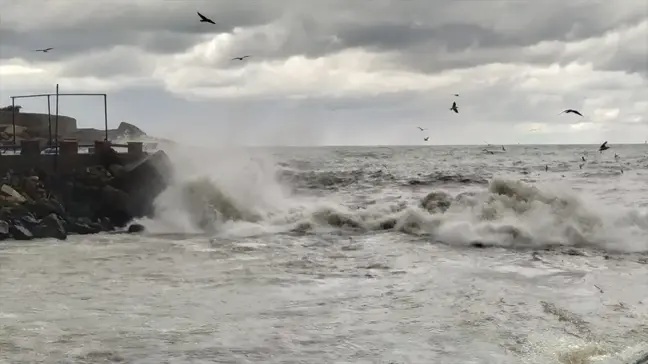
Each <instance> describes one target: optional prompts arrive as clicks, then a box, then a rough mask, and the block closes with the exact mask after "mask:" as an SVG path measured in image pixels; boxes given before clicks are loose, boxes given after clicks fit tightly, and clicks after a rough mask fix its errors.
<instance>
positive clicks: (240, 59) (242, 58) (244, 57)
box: [232, 56, 252, 61]
mask: <svg viewBox="0 0 648 364" xmlns="http://www.w3.org/2000/svg"><path fill="white" fill-rule="evenodd" d="M248 57H252V56H243V57H234V58H232V61H234V60H236V59H238V60H239V61H242V60H244V59H246V58H248Z"/></svg>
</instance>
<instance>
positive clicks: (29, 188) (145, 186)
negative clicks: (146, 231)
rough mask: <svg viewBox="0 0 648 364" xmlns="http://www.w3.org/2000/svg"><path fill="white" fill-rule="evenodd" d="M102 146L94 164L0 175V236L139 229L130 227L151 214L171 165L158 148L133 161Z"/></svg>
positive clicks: (22, 237) (59, 236)
mask: <svg viewBox="0 0 648 364" xmlns="http://www.w3.org/2000/svg"><path fill="white" fill-rule="evenodd" d="M122 157H123V155H120V154H117V153H116V152H115V151H114V150H113V149H111V148H106V150H105V151H104V152H103V153H98V154H97V164H96V165H93V166H90V167H86V168H79V169H75V170H71V171H69V172H66V173H60V174H58V175H47V174H45V173H44V172H42V171H36V170H31V171H29V172H26V173H21V174H18V173H13V172H8V173H7V174H6V175H5V176H2V177H0V240H4V239H15V240H31V239H34V238H56V239H61V240H63V239H66V238H67V236H68V234H95V233H99V232H106V231H123V230H124V228H126V227H127V226H128V231H129V232H139V231H141V230H142V227H141V226H139V225H136V224H134V225H130V226H129V223H131V222H132V220H133V219H135V218H138V217H144V216H148V217H152V216H153V212H154V209H153V201H154V199H155V198H156V197H157V195H158V194H159V193H161V192H162V191H163V190H164V189H165V188H166V186H167V182H168V180H169V178H170V177H171V166H170V161H169V159H168V157H167V155H166V154H165V153H164V152H163V151H158V152H156V153H155V154H153V155H143V156H142V158H141V159H140V160H138V161H135V162H130V163H124V162H122V159H123V158H122Z"/></svg>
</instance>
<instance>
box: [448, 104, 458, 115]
mask: <svg viewBox="0 0 648 364" xmlns="http://www.w3.org/2000/svg"><path fill="white" fill-rule="evenodd" d="M450 110H452V111H454V112H455V114H459V109H458V108H457V103H456V102H453V103H452V107H451V108H450Z"/></svg>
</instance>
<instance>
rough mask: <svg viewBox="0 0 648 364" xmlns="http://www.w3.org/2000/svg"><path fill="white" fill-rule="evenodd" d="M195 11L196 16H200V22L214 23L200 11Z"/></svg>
mask: <svg viewBox="0 0 648 364" xmlns="http://www.w3.org/2000/svg"><path fill="white" fill-rule="evenodd" d="M196 13H197V14H198V16H199V17H200V22H201V23H210V24H214V25H216V23H214V21H213V20H211V19H209V18H208V17H206V16H204V15H202V14H200V12H198V11H197V12H196Z"/></svg>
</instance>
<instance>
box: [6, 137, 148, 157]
mask: <svg viewBox="0 0 648 364" xmlns="http://www.w3.org/2000/svg"><path fill="white" fill-rule="evenodd" d="M107 147H111V148H126V149H127V153H128V154H131V155H141V154H144V143H143V142H128V143H126V144H119V143H111V142H110V141H108V142H106V141H103V140H101V141H99V140H98V141H96V142H94V143H93V144H79V142H77V141H76V140H64V141H61V142H59V143H58V144H57V145H56V146H46V147H45V148H42V147H41V143H40V141H38V140H23V141H21V142H20V144H12V145H0V151H2V150H14V151H15V150H19V151H20V153H16V154H5V155H2V156H11V155H20V156H23V155H28V156H33V155H40V154H41V153H42V152H43V151H45V150H53V151H54V153H51V154H54V155H60V156H65V155H68V156H69V155H75V154H79V149H80V148H89V149H90V153H97V151H100V150H102V149H105V148H107ZM48 154H50V153H48Z"/></svg>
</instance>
